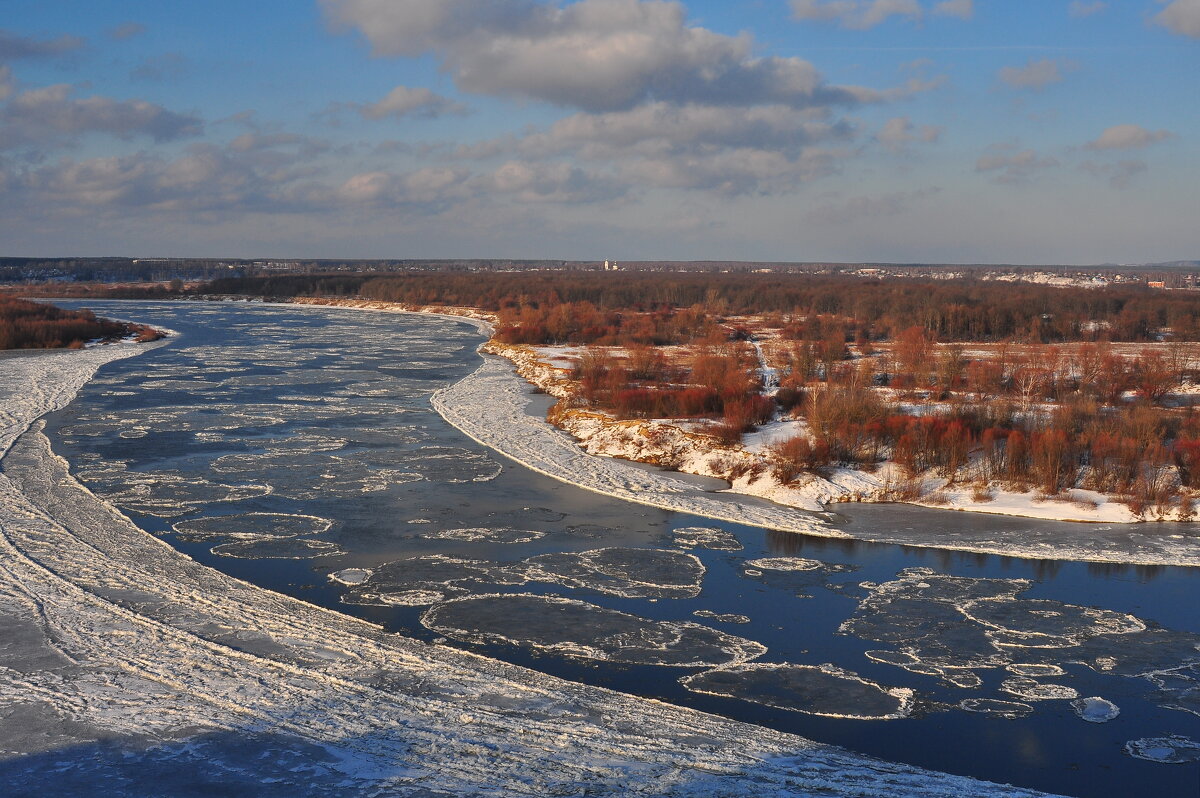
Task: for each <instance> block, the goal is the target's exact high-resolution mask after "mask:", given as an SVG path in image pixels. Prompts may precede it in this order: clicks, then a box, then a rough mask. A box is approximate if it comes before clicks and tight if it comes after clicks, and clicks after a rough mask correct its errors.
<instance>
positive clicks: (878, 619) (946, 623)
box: [840, 568, 1200, 714]
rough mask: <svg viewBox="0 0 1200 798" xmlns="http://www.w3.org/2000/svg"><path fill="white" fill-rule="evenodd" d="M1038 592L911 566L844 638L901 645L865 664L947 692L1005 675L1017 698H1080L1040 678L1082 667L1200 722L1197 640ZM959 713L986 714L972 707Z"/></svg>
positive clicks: (875, 592) (851, 621)
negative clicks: (1068, 666)
mask: <svg viewBox="0 0 1200 798" xmlns="http://www.w3.org/2000/svg"><path fill="white" fill-rule="evenodd" d="M1031 586H1032V584H1031V583H1030V582H1029V581H1027V580H1021V579H1012V580H1005V579H972V578H967V577H954V576H947V575H943V574H938V573H936V572H934V571H932V570H931V569H928V568H909V569H905V570H904V571H901V572H900V574H899V575H898V578H897V579H896V580H894V581H892V582H885V583H882V584H879V585H876V586H875V587H873V588H871V593H870V595H868V596H867V597H866V598H865V599H863V600H862V601H861V602H860V604H859V608H858V610H857V611H856V612H855V613H854V614H853V615H852V616H851V617H850V618H848V619H847V620H846V621H844V622H843V623H842V625H841V627H840V631H841V632H842V633H844V634H852V635H855V636H858V637H862V638H865V639H867V640H873V641H876V642H880V643H889V644H892V645H893V646H895V649H894V650H871V651H868V652H866V656H867V658H868V659H871V660H873V661H875V662H881V663H885V664H888V665H893V666H895V667H898V668H903V669H904V670H907V671H909V672H912V673H918V674H928V675H932V676H938V677H940V678H942V679H943V680H944V681H945V682H946V683H948V684H957V685H958V686H967V687H977V686H979V683H980V681H979V677H978V676H977V675H976V674H975V673H974V672H976V671H983V670H989V669H998V668H1004V669H1006V670H1007V671H1008V672H1009V673H1011V674H1013V676H1012V677H1010V678H1008V679H1005V680H1004V681H1003V682H1002V684H1001V690H1003V691H1004V692H1006V693H1008V694H1010V695H1013V696H1016V697H1018V698H1023V699H1025V700H1027V701H1044V700H1067V699H1075V698H1078V695H1079V694H1078V692H1077V691H1076V689H1075V688H1073V687H1070V686H1068V685H1061V684H1050V683H1044V682H1040V681H1037V679H1036V678H1035V677H1055V676H1062V675H1065V673H1066V671H1065V669H1064V668H1063V667H1062V664H1061V663H1080V664H1083V665H1086V666H1089V667H1091V668H1093V669H1094V670H1096V671H1097V672H1099V673H1104V674H1109V675H1112V676H1124V677H1138V678H1142V679H1145V680H1147V681H1149V682H1150V683H1151V684H1153V685H1154V686H1155V687H1156V688H1158V689H1157V691H1156V692H1154V693H1153V694H1152V695H1151V698H1152V700H1153V701H1154V702H1155V703H1157V704H1158V705H1159V706H1161V707H1164V708H1167V709H1178V710H1182V711H1185V712H1192V713H1194V714H1200V635H1196V634H1192V633H1189V632H1178V631H1172V630H1169V629H1161V628H1151V627H1150V626H1148V625H1147V624H1146V622H1145V621H1143V620H1142V619H1140V618H1137V617H1135V616H1133V615H1129V614H1126V613H1120V612H1114V611H1111V610H1104V609H1099V608H1094V607H1082V606H1079V605H1074V604H1066V603H1063V602H1059V601H1049V600H1043V599H1024V598H1021V597H1020V594H1021V593H1022V592H1024V591H1026V590H1028V589H1029V588H1030V587H1031ZM988 700H992V699H988ZM1084 700H1089V701H1090V700H1091V699H1084ZM967 701H971V702H974V701H976V699H974V698H972V699H967ZM959 706H960V707H961V708H963V709H968V710H970V711H981V710H980V709H979V707H978V706H976V705H974V704H972V705H970V706H968V705H967V704H965V703H962V702H960V704H959ZM982 706H984V707H989V706H992V705H991V704H983V705H982Z"/></svg>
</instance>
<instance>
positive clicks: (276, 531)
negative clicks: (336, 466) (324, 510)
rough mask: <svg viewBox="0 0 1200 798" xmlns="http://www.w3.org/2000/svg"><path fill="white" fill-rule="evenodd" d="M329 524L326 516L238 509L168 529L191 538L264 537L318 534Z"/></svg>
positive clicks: (194, 519)
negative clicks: (233, 513) (242, 510)
mask: <svg viewBox="0 0 1200 798" xmlns="http://www.w3.org/2000/svg"><path fill="white" fill-rule="evenodd" d="M332 527H333V521H332V520H331V519H329V518H321V517H319V516H315V515H303V514H299V513H238V514H236V515H213V516H207V517H204V518H189V519H187V520H186V521H177V522H176V523H175V524H173V525H172V527H171V528H172V529H174V530H175V532H177V533H179V534H181V535H188V536H190V537H191V538H192V539H193V540H202V539H206V538H214V537H224V536H227V535H262V536H267V537H299V536H301V535H320V534H322V533H324V532H328V531H329V530H330V529H331V528H332Z"/></svg>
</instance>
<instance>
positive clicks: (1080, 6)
mask: <svg viewBox="0 0 1200 798" xmlns="http://www.w3.org/2000/svg"><path fill="white" fill-rule="evenodd" d="M1106 8H1108V3H1106V2H1104V0H1094V2H1085V0H1071V5H1070V6H1068V7H1067V13H1068V14H1070V15H1071V16H1072V17H1074V18H1076V19H1080V18H1082V17H1090V16H1091V15H1092V14H1099V13H1100V12H1101V11H1103V10H1104V9H1106Z"/></svg>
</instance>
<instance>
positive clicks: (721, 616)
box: [692, 610, 750, 623]
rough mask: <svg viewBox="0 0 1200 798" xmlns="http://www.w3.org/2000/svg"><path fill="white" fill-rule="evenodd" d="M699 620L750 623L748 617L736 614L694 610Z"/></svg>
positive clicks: (693, 613) (693, 612)
mask: <svg viewBox="0 0 1200 798" xmlns="http://www.w3.org/2000/svg"><path fill="white" fill-rule="evenodd" d="M692 615H695V616H696V617H697V618H708V619H709V620H710V621H716V622H717V623H750V618H749V617H748V616H745V615H742V614H740V613H736V612H713V611H712V610H693V611H692Z"/></svg>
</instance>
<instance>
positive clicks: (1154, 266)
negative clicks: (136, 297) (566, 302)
mask: <svg viewBox="0 0 1200 798" xmlns="http://www.w3.org/2000/svg"><path fill="white" fill-rule="evenodd" d="M431 271H432V272H524V271H644V272H699V273H763V274H770V273H777V274H824V275H841V276H849V275H856V276H860V277H876V278H879V279H881V280H883V279H889V278H905V279H934V280H990V281H1002V282H1021V283H1037V284H1042V285H1059V286H1075V287H1082V288H1089V287H1095V288H1102V287H1106V286H1111V285H1118V284H1119V285H1123V286H1133V285H1138V284H1141V285H1145V286H1147V287H1149V288H1153V289H1164V290H1197V288H1198V287H1200V260H1180V261H1169V262H1162V263H1126V264H1113V263H1105V264H1096V265H1092V266H1079V265H1052V264H1048V265H1013V264H965V263H936V264H929V263H830V262H822V261H798V262H763V261H715V260H714V261H668V260H641V261H637V260H635V261H621V262H619V263H618V262H617V261H613V260H594V261H586V260H512V259H488V258H478V259H447V260H426V259H382V260H337V259H333V260H320V259H303V260H293V259H253V260H252V259H228V258H122V257H78V258H19V257H7V258H0V285H22V284H29V283H47V282H67V283H72V282H74V283H93V282H94V283H123V282H159V283H169V282H171V281H174V280H178V281H182V282H195V281H207V280H213V279H217V278H221V277H255V276H261V275H267V274H328V273H354V274H363V273H376V274H394V273H401V272H431Z"/></svg>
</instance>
